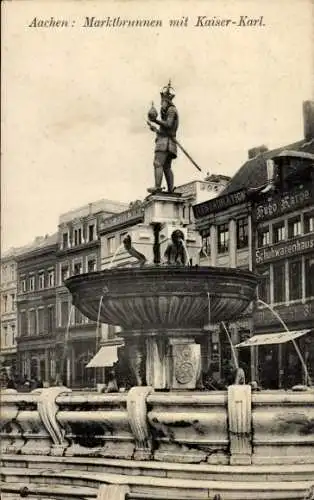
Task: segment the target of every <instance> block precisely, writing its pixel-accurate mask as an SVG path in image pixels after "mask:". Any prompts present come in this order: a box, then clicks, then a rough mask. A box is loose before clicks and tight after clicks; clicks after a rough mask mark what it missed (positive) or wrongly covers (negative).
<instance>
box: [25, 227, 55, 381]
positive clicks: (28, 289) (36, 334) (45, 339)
mask: <svg viewBox="0 0 314 500" xmlns="http://www.w3.org/2000/svg"><path fill="white" fill-rule="evenodd" d="M56 250H57V234H53V235H51V236H48V235H46V236H45V237H42V238H41V237H39V238H36V239H35V241H34V243H33V244H32V245H30V246H28V247H27V248H26V249H24V250H22V251H21V253H19V255H18V257H17V277H18V290H17V314H18V335H17V339H16V340H17V367H18V377H19V378H20V379H22V378H24V377H25V376H26V377H27V378H28V379H41V380H42V381H43V382H47V383H49V382H51V381H52V380H54V378H55V376H56V351H55V341H56V328H55V316H56V312H55V306H56V292H55V285H56V283H55V276H56Z"/></svg>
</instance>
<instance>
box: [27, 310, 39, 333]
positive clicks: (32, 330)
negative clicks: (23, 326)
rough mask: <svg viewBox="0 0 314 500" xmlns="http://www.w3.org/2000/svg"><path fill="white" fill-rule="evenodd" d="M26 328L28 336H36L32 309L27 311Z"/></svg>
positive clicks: (35, 323) (34, 317) (34, 316)
mask: <svg viewBox="0 0 314 500" xmlns="http://www.w3.org/2000/svg"><path fill="white" fill-rule="evenodd" d="M28 327H29V329H28V331H29V335H36V334H37V320H36V311H35V310H34V309H32V310H30V311H28Z"/></svg>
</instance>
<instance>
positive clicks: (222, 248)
mask: <svg viewBox="0 0 314 500" xmlns="http://www.w3.org/2000/svg"><path fill="white" fill-rule="evenodd" d="M217 230H218V253H225V252H228V249H229V228H228V224H220V226H217Z"/></svg>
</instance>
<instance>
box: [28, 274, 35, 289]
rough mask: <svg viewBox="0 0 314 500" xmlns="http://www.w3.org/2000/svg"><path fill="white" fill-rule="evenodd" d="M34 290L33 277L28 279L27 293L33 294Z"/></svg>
mask: <svg viewBox="0 0 314 500" xmlns="http://www.w3.org/2000/svg"><path fill="white" fill-rule="evenodd" d="M34 290H35V276H31V277H30V278H29V291H30V292H33V291H34Z"/></svg>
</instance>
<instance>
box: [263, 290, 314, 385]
mask: <svg viewBox="0 0 314 500" xmlns="http://www.w3.org/2000/svg"><path fill="white" fill-rule="evenodd" d="M257 302H259V303H260V304H262V305H263V306H265V307H267V309H269V311H270V312H271V313H273V315H274V316H275V317H276V318H277V319H278V321H279V322H280V323H281V325H282V326H283V328H284V329H285V330H286V332H288V333H291V332H290V330H289V328H288V327H287V325H286V323H285V322H284V320H283V319H282V318H281V316H280V315H279V314H278V312H277V311H275V309H274V308H273V307H272V306H271V305H270V304H267V302H264V301H263V300H262V299H257ZM291 341H292V343H293V346H294V348H295V351H296V353H297V355H298V357H299V360H300V362H301V365H302V367H303V370H304V375H305V385H310V386H311V385H312V381H311V378H310V375H309V372H308V369H307V366H306V363H305V361H304V359H303V356H302V354H301V351H300V349H299V347H298V345H297V343H296V341H295V340H294V339H291Z"/></svg>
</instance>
